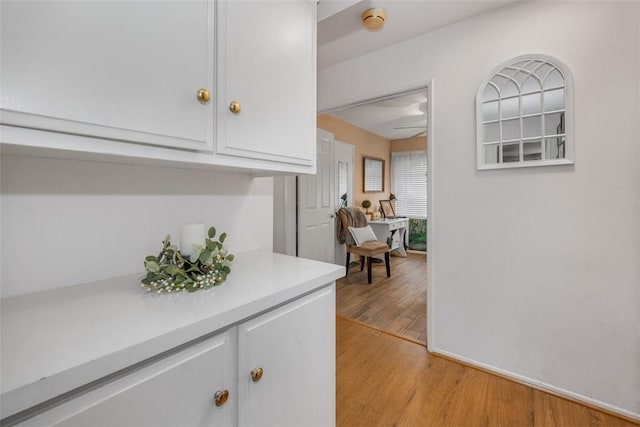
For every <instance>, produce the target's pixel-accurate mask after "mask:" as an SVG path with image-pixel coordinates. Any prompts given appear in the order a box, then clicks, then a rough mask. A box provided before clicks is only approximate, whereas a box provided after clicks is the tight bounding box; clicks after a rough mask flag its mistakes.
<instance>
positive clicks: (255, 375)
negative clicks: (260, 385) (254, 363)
mask: <svg viewBox="0 0 640 427" xmlns="http://www.w3.org/2000/svg"><path fill="white" fill-rule="evenodd" d="M263 372H264V371H263V370H262V368H253V369H252V370H251V381H253V382H254V383H255V382H257V381H260V378H262V374H263Z"/></svg>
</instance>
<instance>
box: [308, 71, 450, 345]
mask: <svg viewBox="0 0 640 427" xmlns="http://www.w3.org/2000/svg"><path fill="white" fill-rule="evenodd" d="M434 88H435V84H434V79H433V78H430V79H426V80H423V81H420V82H417V83H413V84H411V85H403V84H399V85H398V86H396V88H395V90H392V91H387V92H385V93H382V94H379V95H377V96H374V97H372V98H356V99H351V100H348V101H345V102H340V103H338V104H337V105H331V106H330V107H329V108H325V109H323V110H320V111H318V112H317V114H318V115H320V114H327V113H330V112H332V111H336V110H341V109H344V108H349V107H355V106H357V105H362V104H368V103H370V102H374V101H380V100H382V99H385V98H391V97H394V96H397V95H401V94H403V93H408V92H413V91H416V90H420V89H424V90H426V91H427V198H428V203H427V307H426V308H427V317H426V319H427V350H428V351H429V352H431V351H432V349H433V342H434V341H433V321H434V314H433V312H434V306H435V302H434V297H433V271H434V268H435V267H436V261H437V253H436V252H437V231H436V230H437V229H436V227H435V226H434V223H435V221H436V220H437V218H436V216H435V215H434V214H435V210H434V206H435V205H436V203H435V202H434V201H435V199H436V195H437V192H436V186H435V185H434V184H435V182H434V179H433V176H434V173H433V171H434V164H435V161H434V153H435V150H434V149H433V146H434V142H435V141H434V138H433V135H434V132H433V129H434V127H435V123H434V120H433V111H434V109H435V108H434V92H435V89H434Z"/></svg>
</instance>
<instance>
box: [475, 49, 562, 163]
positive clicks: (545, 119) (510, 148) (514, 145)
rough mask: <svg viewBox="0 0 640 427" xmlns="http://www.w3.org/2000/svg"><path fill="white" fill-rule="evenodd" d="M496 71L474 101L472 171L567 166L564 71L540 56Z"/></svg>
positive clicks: (521, 59)
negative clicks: (474, 157)
mask: <svg viewBox="0 0 640 427" xmlns="http://www.w3.org/2000/svg"><path fill="white" fill-rule="evenodd" d="M496 70H497V71H495V72H493V73H492V74H491V76H490V78H489V80H487V81H485V82H484V83H483V84H482V86H480V89H479V90H478V94H477V96H476V116H477V160H478V169H499V168H509V167H522V166H548V165H566V164H572V163H573V158H574V157H573V154H574V150H573V135H572V133H573V132H572V131H573V103H572V99H573V97H572V79H571V74H570V73H569V70H568V69H567V68H566V67H565V66H564V65H562V64H561V63H560V62H559V61H557V60H556V59H553V58H549V57H547V56H542V55H527V56H521V57H518V58H514V59H512V60H510V61H508V62H507V63H505V64H502V65H500V66H499V67H497V68H496Z"/></svg>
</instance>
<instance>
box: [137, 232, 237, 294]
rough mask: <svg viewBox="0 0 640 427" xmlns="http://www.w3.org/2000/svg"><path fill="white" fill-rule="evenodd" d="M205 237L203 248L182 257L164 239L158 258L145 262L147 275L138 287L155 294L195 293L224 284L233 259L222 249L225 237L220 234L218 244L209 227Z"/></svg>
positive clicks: (195, 248)
mask: <svg viewBox="0 0 640 427" xmlns="http://www.w3.org/2000/svg"><path fill="white" fill-rule="evenodd" d="M207 235H208V237H207V238H206V239H205V240H204V244H203V245H200V246H197V245H193V247H192V248H190V250H191V254H190V255H189V256H187V255H185V256H184V257H183V256H182V254H181V253H180V250H178V248H177V247H176V246H174V245H172V244H171V236H169V235H167V237H166V238H165V239H164V241H163V242H162V250H161V251H160V254H158V256H153V255H150V256H148V257H146V258H145V259H144V268H145V270H146V271H147V275H146V277H145V278H144V279H142V280H141V282H142V284H141V286H143V287H145V288H147V290H148V291H156V292H158V293H164V292H195V291H199V290H202V289H209V288H211V287H213V286H216V285H219V284H221V283H222V282H224V281H225V280H226V279H227V275H229V273H231V263H232V262H233V258H234V256H233V254H230V253H229V252H228V251H227V250H226V249H225V248H224V245H223V243H224V241H225V239H226V238H227V234H226V233H222V234H221V235H220V238H219V239H220V240H219V241H215V240H213V238H214V237H215V235H216V229H215V228H214V227H211V228H209V232H208V233H207ZM183 249H186V248H183Z"/></svg>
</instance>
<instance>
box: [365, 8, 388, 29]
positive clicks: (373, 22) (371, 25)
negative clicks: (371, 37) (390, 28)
mask: <svg viewBox="0 0 640 427" xmlns="http://www.w3.org/2000/svg"><path fill="white" fill-rule="evenodd" d="M386 19H387V12H385V11H384V9H382V8H379V7H378V8H373V9H367V10H365V11H364V12H363V13H362V25H364V28H366V29H367V30H368V31H380V30H381V29H382V27H384V21H386Z"/></svg>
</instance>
